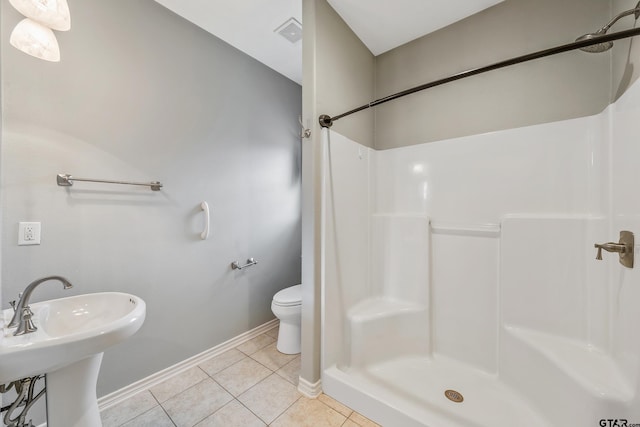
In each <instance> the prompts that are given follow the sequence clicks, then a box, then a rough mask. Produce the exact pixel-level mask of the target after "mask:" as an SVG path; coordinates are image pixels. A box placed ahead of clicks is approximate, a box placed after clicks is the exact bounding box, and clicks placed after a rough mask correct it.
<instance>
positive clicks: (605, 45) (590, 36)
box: [576, 31, 613, 53]
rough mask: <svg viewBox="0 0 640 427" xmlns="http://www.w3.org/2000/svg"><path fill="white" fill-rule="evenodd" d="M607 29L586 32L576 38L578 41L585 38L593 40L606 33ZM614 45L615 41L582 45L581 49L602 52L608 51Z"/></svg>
mask: <svg viewBox="0 0 640 427" xmlns="http://www.w3.org/2000/svg"><path fill="white" fill-rule="evenodd" d="M605 33H606V31H598V32H596V33H589V34H584V35H582V36H580V37H578V38H577V39H576V41H577V42H581V41H583V40H592V39H595V38H598V37H600V36H602V35H604V34H605ZM612 47H613V42H604V43H598V44H593V45H591V46H586V47H581V48H580V50H582V51H584V52H589V53H601V52H606V51H608V50H609V49H611V48H612Z"/></svg>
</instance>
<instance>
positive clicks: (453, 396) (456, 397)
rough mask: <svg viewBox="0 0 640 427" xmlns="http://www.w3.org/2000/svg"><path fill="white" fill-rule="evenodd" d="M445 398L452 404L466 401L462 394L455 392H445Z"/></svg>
mask: <svg viewBox="0 0 640 427" xmlns="http://www.w3.org/2000/svg"><path fill="white" fill-rule="evenodd" d="M444 396H445V397H446V398H447V399H449V400H450V401H452V402H456V403H460V402H462V401H463V400H464V397H462V394H460V393H458V392H457V391H455V390H447V391H445V392H444Z"/></svg>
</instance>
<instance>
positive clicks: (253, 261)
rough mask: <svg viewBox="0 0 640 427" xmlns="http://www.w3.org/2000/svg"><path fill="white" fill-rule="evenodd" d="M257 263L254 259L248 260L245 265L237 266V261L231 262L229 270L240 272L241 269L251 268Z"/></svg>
mask: <svg viewBox="0 0 640 427" xmlns="http://www.w3.org/2000/svg"><path fill="white" fill-rule="evenodd" d="M257 263H258V261H256V260H255V259H254V258H249V259H248V260H247V263H246V264H245V265H240V264H238V261H233V262H232V263H231V269H232V270H242V269H243V268H247V267H251V266H252V265H256V264H257Z"/></svg>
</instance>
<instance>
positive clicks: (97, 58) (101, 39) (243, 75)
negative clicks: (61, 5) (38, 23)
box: [0, 0, 301, 396]
mask: <svg viewBox="0 0 640 427" xmlns="http://www.w3.org/2000/svg"><path fill="white" fill-rule="evenodd" d="M69 6H70V9H71V14H72V30H71V31H69V32H66V33H57V36H58V40H59V42H60V48H61V52H62V62H60V63H58V64H51V63H47V62H44V61H40V60H37V59H34V58H32V57H29V56H27V55H25V54H23V53H21V52H19V51H17V50H16V49H13V48H12V47H10V46H9V43H8V39H9V33H10V31H11V29H12V28H13V27H14V26H15V24H16V23H17V22H18V21H19V20H20V15H19V14H18V13H17V12H16V11H15V10H14V9H13V8H12V7H11V6H10V5H9V3H8V2H6V1H3V2H2V3H1V4H0V7H1V10H0V11H1V15H2V23H1V26H2V34H1V40H2V44H1V53H2V57H1V59H2V61H1V73H2V74H1V75H2V85H1V88H0V90H1V91H2V113H3V114H2V119H3V123H2V125H3V128H2V165H1V171H2V180H3V185H2V214H3V221H2V235H3V241H2V295H3V296H4V298H5V300H8V299H9V297H14V296H15V295H17V293H18V292H19V291H20V290H21V289H23V288H24V287H25V286H26V285H27V284H28V283H29V282H30V281H32V280H34V279H36V278H38V277H41V276H45V275H50V274H61V275H64V276H67V277H68V278H69V279H70V280H71V281H72V282H73V283H74V285H75V287H74V288H73V289H72V290H70V291H65V292H63V291H62V289H61V286H59V284H56V283H51V284H45V285H44V286H42V287H41V288H40V289H38V290H36V292H35V294H34V300H44V299H48V298H55V297H61V296H67V295H73V294H81V293H86V292H101V291H123V292H130V293H133V294H137V295H139V296H140V297H142V298H143V299H144V300H146V302H147V309H148V312H147V319H146V322H145V324H144V326H143V327H142V329H141V330H140V331H139V332H138V333H137V334H136V335H134V336H133V337H132V338H130V339H129V340H128V341H125V342H124V343H122V344H119V345H117V346H115V347H113V348H111V349H109V350H108V351H107V352H106V353H105V357H104V361H103V365H102V371H101V375H100V379H99V386H98V395H99V396H101V395H104V394H106V393H109V392H111V391H114V390H116V389H118V388H120V387H122V386H125V385H127V384H130V383H132V382H134V381H136V380H138V379H141V378H143V377H145V376H148V375H149V374H152V373H154V372H157V371H159V370H161V369H163V368H166V367H168V366H170V365H172V364H174V363H176V362H179V361H182V360H184V359H186V358H188V357H190V356H193V355H195V354H197V353H199V352H202V351H204V350H207V349H209V348H211V347H213V346H215V345H217V344H220V343H222V342H224V341H226V340H228V339H230V338H232V337H235V336H237V335H239V334H241V333H243V332H245V331H247V330H250V329H252V328H254V327H256V326H259V325H261V324H263V323H265V322H267V321H269V320H271V319H273V314H272V313H271V310H270V303H271V298H272V296H273V294H274V293H275V292H276V291H278V290H279V289H281V288H284V287H287V286H291V285H294V284H297V283H300V275H301V267H300V254H301V246H300V245H301V244H300V238H301V231H300V174H301V164H300V163H301V160H300V157H301V149H300V140H299V137H298V133H299V125H298V122H297V121H298V115H299V114H300V111H301V88H300V86H299V85H298V84H296V83H294V82H292V81H290V80H288V79H286V78H285V77H283V76H281V75H279V74H277V73H276V72H274V71H273V70H271V69H269V68H267V67H266V66H264V65H262V64H260V63H258V62H257V61H255V60H254V59H252V58H250V57H248V56H246V55H244V54H242V53H241V52H239V51H237V50H236V49H234V48H232V47H230V46H229V45H227V44H225V43H224V42H222V41H221V40H219V39H217V38H215V37H213V36H211V35H210V34H208V33H206V32H204V31H203V30H201V29H199V28H197V27H195V26H194V25H192V24H190V23H188V22H187V21H185V20H183V19H181V18H179V17H178V16H176V15H174V14H172V13H171V12H169V11H168V10H166V9H164V8H163V7H162V6H160V5H159V4H157V3H155V2H154V1H152V0H138V1H125V0H113V1H98V0H84V1H83V0H69ZM57 173H71V174H73V175H76V176H78V177H88V178H107V179H108V178H111V179H123V180H134V181H148V180H159V181H161V182H162V183H163V184H164V188H163V189H162V191H161V192H157V193H156V192H151V191H149V190H148V189H144V188H136V187H125V186H110V185H100V184H88V183H84V184H83V183H76V185H75V186H74V187H73V188H71V189H65V188H62V187H58V186H56V184H55V176H56V174H57ZM203 200H206V201H208V202H209V204H210V206H211V208H212V221H211V225H212V231H211V237H210V238H209V240H207V241H203V240H200V238H199V234H200V232H201V231H202V227H203V215H202V213H201V211H200V208H199V206H200V202H201V201H203ZM18 221H41V222H42V244H41V245H40V246H17V224H18ZM248 257H255V258H256V259H257V260H258V261H259V262H260V263H259V264H258V265H257V266H255V267H252V268H250V269H247V270H246V271H242V272H233V271H231V269H230V267H229V265H230V263H231V262H232V261H234V260H238V261H240V262H243V261H244V260H246V259H247V258H248ZM6 307H7V304H6V303H4V304H3V308H6Z"/></svg>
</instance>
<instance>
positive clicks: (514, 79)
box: [375, 0, 630, 149]
mask: <svg viewBox="0 0 640 427" xmlns="http://www.w3.org/2000/svg"><path fill="white" fill-rule="evenodd" d="M610 7H611V3H610V2H609V1H602V0H563V1H557V0H539V1H530V0H507V1H505V2H503V3H500V4H498V5H496V6H494V7H491V8H489V9H486V10H484V11H482V12H480V13H478V14H476V15H473V16H471V17H469V18H467V19H465V20H462V21H460V22H457V23H455V24H453V25H450V26H448V27H446V28H443V29H441V30H439V31H437V32H434V33H432V34H429V35H427V36H425V37H422V38H420V39H417V40H415V41H412V42H410V43H407V44H406V45H404V46H401V47H399V48H396V49H394V50H392V51H390V52H387V53H385V54H382V55H380V56H378V57H376V98H381V97H383V96H386V95H389V94H392V93H395V92H398V91H400V90H403V89H407V88H410V87H413V86H416V85H419V84H422V83H426V82H429V81H432V80H436V79H439V78H443V77H447V76H449V75H452V74H455V73H458V72H461V71H465V70H467V69H471V68H477V67H481V66H484V65H489V64H491V63H494V62H498V61H500V60H504V59H508V58H511V57H514V56H519V55H523V54H526V53H530V52H533V51H536V50H542V49H545V48H549V47H553V46H557V45H560V44H564V43H569V42H572V41H573V40H574V39H575V38H576V37H578V36H580V35H582V34H584V33H587V32H591V31H595V30H597V29H598V28H600V27H602V26H603V25H604V24H605V23H606V22H607V20H608V18H609V16H610ZM621 24H622V23H621ZM629 25H630V22H626V26H625V25H621V26H622V27H623V28H629ZM616 28H618V27H616ZM610 67H611V53H605V54H600V55H594V54H586V53H583V52H580V51H576V52H569V53H565V54H560V55H555V56H553V57H548V58H543V59H539V60H536V61H532V62H528V63H526V64H520V65H517V66H513V67H508V68H504V69H501V70H497V71H492V72H490V73H487V74H483V75H480V76H474V77H471V78H468V79H464V80H461V81H458V82H454V83H449V84H447V85H444V86H440V87H436V88H433V89H429V90H426V91H423V92H421V93H418V94H415V95H410V96H408V97H406V98H403V99H402V100H399V101H393V102H389V103H387V104H384V105H381V106H379V107H377V108H376V111H375V114H376V127H375V134H376V142H375V146H376V148H378V149H386V148H392V147H398V146H404V145H413V144H419V143H423V142H429V141H435V140H440V139H447V138H452V137H457V136H463V135H473V134H478V133H484V132H489V131H494V130H500V129H509V128H514V127H520V126H527V125H533V124H538V123H546V122H552V121H557V120H564V119H569V118H574V117H581V116H587V115H591V114H596V113H599V112H600V111H602V110H603V109H604V108H605V107H606V106H607V105H608V103H609V102H610V100H611V88H610V85H609V81H610Z"/></svg>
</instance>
